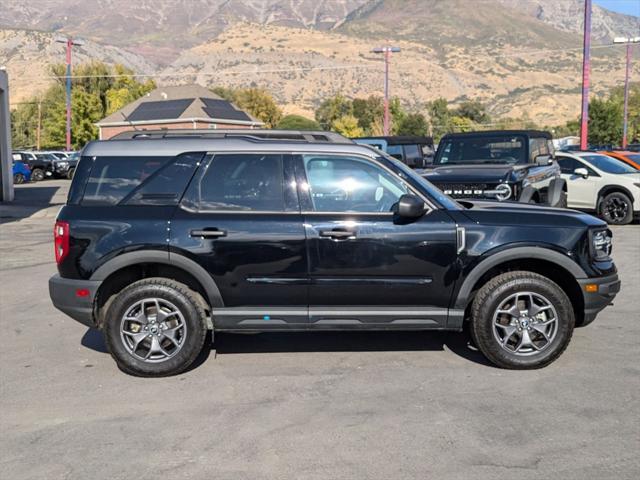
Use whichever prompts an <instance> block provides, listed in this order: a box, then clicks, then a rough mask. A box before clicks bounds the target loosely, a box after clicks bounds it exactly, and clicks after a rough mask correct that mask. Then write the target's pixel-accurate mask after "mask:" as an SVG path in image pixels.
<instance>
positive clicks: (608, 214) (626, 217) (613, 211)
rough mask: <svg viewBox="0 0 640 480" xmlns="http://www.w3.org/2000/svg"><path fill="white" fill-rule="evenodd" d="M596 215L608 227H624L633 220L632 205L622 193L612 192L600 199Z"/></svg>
mask: <svg viewBox="0 0 640 480" xmlns="http://www.w3.org/2000/svg"><path fill="white" fill-rule="evenodd" d="M598 214H599V216H600V218H602V219H603V220H604V221H605V222H607V223H608V224H610V225H626V224H627V223H631V220H632V219H633V203H632V202H631V199H630V198H629V197H628V196H627V195H625V194H624V193H622V192H613V193H610V194H608V195H606V196H605V197H604V198H603V199H602V201H601V202H600V208H599V211H598Z"/></svg>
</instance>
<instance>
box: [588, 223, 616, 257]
mask: <svg viewBox="0 0 640 480" xmlns="http://www.w3.org/2000/svg"><path fill="white" fill-rule="evenodd" d="M612 236H613V234H612V233H611V230H609V229H606V230H596V231H593V232H591V254H592V255H593V258H594V260H608V259H609V257H610V255H611V237H612Z"/></svg>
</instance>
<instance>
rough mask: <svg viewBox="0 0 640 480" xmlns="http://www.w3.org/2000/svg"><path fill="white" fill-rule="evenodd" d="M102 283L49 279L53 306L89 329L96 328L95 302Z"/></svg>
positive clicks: (57, 277) (56, 277) (57, 278)
mask: <svg viewBox="0 0 640 480" xmlns="http://www.w3.org/2000/svg"><path fill="white" fill-rule="evenodd" d="M101 283H102V282H100V281H91V280H72V279H69V278H62V277H61V276H60V275H54V276H53V277H51V278H50V279H49V296H50V297H51V301H52V302H53V306H54V307H56V308H57V309H58V310H60V311H61V312H64V313H66V314H67V315H69V316H70V317H71V318H73V319H74V320H77V321H78V322H80V323H82V324H83V325H86V326H87V327H95V326H96V325H95V321H94V316H93V300H94V299H95V296H96V293H97V291H98V288H99V287H100V284H101ZM87 292H88V293H87ZM79 293H80V295H79ZM85 293H86V294H85Z"/></svg>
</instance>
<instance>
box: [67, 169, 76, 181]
mask: <svg viewBox="0 0 640 480" xmlns="http://www.w3.org/2000/svg"><path fill="white" fill-rule="evenodd" d="M74 173H76V169H75V168H70V169H69V171H68V172H67V179H69V180H71V179H72V178H73V174H74Z"/></svg>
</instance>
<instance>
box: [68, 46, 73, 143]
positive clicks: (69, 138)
mask: <svg viewBox="0 0 640 480" xmlns="http://www.w3.org/2000/svg"><path fill="white" fill-rule="evenodd" d="M72 47H73V39H71V38H68V39H67V126H66V134H67V151H71V48H72Z"/></svg>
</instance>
